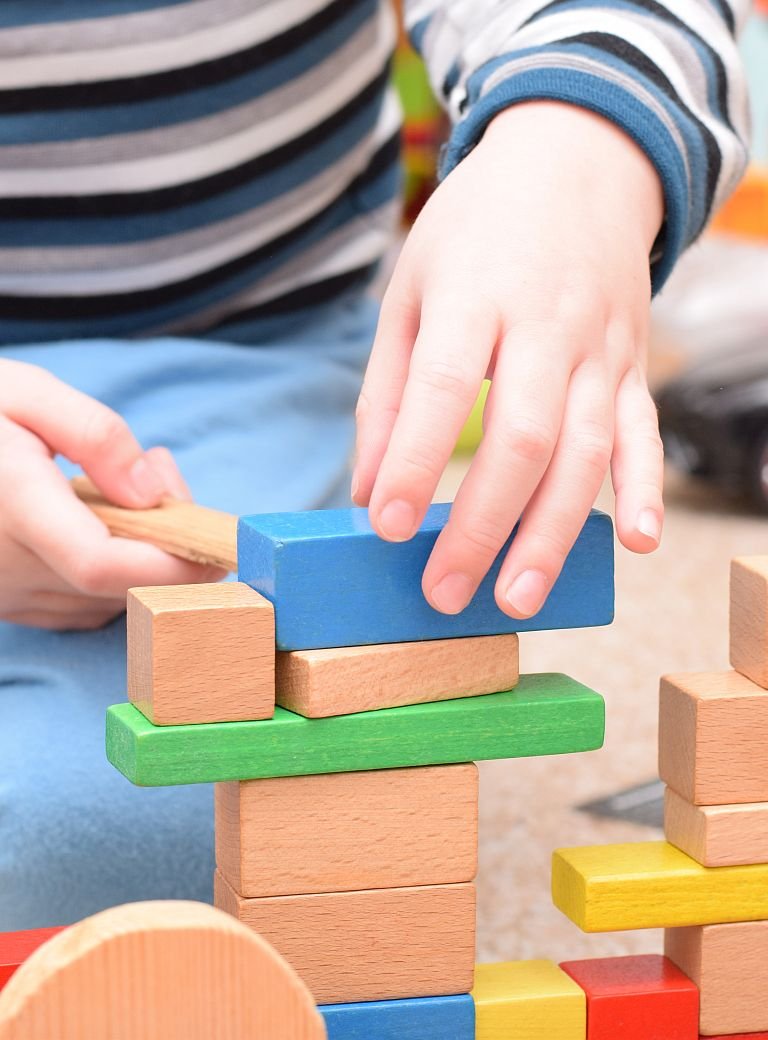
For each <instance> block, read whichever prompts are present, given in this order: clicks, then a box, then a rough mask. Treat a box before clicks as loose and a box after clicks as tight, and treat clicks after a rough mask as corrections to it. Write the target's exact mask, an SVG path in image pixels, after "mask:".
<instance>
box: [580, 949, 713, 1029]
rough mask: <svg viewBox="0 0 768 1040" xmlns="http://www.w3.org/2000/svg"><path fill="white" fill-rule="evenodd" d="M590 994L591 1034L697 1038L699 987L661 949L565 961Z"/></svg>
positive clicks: (588, 1014) (588, 1018)
mask: <svg viewBox="0 0 768 1040" xmlns="http://www.w3.org/2000/svg"><path fill="white" fill-rule="evenodd" d="M560 967H561V968H562V969H563V971H564V972H565V973H566V974H567V975H570V977H571V978H572V979H573V980H574V982H576V983H578V985H579V986H580V987H581V988H582V989H583V990H584V992H585V993H586V995H587V1040H617V1038H619V1037H620V1038H621V1040H698V1036H699V991H698V989H697V987H696V985H695V984H694V983H693V982H691V980H690V979H689V978H688V976H687V975H685V974H684V973H683V972H682V971H681V970H680V969H679V968H678V967H677V966H676V965H675V964H673V963H672V961H670V960H669V959H668V958H666V957H661V956H659V955H657V954H647V955H644V956H638V957H603V958H598V959H596V960H587V961H566V962H565V963H564V964H561V965H560Z"/></svg>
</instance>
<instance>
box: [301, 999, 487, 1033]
mask: <svg viewBox="0 0 768 1040" xmlns="http://www.w3.org/2000/svg"><path fill="white" fill-rule="evenodd" d="M317 1010H318V1011H319V1012H320V1014H321V1015H322V1016H323V1018H324V1020H325V1028H326V1030H327V1032H328V1040H475V1003H474V1001H473V1000H472V997H470V995H469V994H468V993H464V994H462V995H459V996H453V997H414V998H411V999H410V1000H372V1001H367V1002H366V1003H363V1004H324V1005H322V1006H321V1007H319V1008H318V1009H317Z"/></svg>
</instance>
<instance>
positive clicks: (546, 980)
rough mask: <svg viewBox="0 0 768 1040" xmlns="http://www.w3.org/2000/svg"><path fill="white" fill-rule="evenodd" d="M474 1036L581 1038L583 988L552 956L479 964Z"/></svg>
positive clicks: (480, 1039) (483, 1039)
mask: <svg viewBox="0 0 768 1040" xmlns="http://www.w3.org/2000/svg"><path fill="white" fill-rule="evenodd" d="M472 996H473V997H474V1001H475V1017H476V1026H475V1037H476V1040H584V1036H585V1033H586V1019H587V1006H586V998H585V996H584V993H583V992H582V990H581V989H580V988H579V986H577V985H576V983H575V982H574V981H573V980H572V979H570V978H569V977H568V976H567V975H566V973H565V972H564V971H562V970H561V969H560V968H558V966H557V965H556V964H553V963H552V961H545V960H538V961H513V962H509V963H506V964H478V966H477V969H476V971H475V985H474V988H473V990H472Z"/></svg>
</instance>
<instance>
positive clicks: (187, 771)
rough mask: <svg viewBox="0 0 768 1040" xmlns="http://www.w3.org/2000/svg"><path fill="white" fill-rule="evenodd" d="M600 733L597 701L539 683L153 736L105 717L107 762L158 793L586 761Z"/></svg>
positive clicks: (150, 729)
mask: <svg viewBox="0 0 768 1040" xmlns="http://www.w3.org/2000/svg"><path fill="white" fill-rule="evenodd" d="M604 724H605V705H604V703H603V699H602V697H600V696H599V695H598V694H596V693H593V691H592V690H589V689H587V687H586V686H582V685H581V684H580V683H577V682H575V681H574V680H573V679H569V678H568V677H567V676H564V675H552V674H542V675H528V676H523V677H522V678H521V680H520V682H519V684H518V685H517V686H516V687H515V689H514V690H510V691H507V692H502V693H492V694H489V695H488V696H487V697H465V698H462V699H461V700H456V701H438V702H437V703H435V704H410V705H408V706H407V707H404V708H385V709H384V710H383V711H367V712H361V713H360V714H359V715H338V716H336V717H335V718H330V719H303V718H302V717H301V716H300V715H294V714H293V713H292V712H290V711H285V709H284V708H277V709H275V717H274V718H273V719H267V720H266V721H262V722H228V723H226V725H210V726H209V725H201V726H153V725H152V723H151V722H149V721H148V720H147V719H145V718H144V716H143V715H142V714H141V712H139V711H137V710H136V709H135V708H134V707H133V705H131V704H118V705H115V706H113V707H111V708H109V710H108V711H107V756H108V758H109V760H110V762H111V763H112V764H113V765H114V766H116V768H117V769H119V770H120V772H121V773H123V774H124V775H125V776H127V777H128V779H129V780H132V781H133V783H135V784H140V785H142V786H144V787H156V786H161V787H164V786H170V785H173V784H197V783H208V782H210V781H216V780H259V779H262V778H264V777H269V776H301V775H309V774H312V773H346V772H351V771H358V770H361V769H393V768H399V767H402V766H430V765H448V764H450V763H452V762H473V761H479V760H481V759H490V758H526V757H533V756H536V755H558V754H567V753H569V752H576V751H592V750H593V749H594V748H598V747H600V746H601V745H602V742H603V730H604Z"/></svg>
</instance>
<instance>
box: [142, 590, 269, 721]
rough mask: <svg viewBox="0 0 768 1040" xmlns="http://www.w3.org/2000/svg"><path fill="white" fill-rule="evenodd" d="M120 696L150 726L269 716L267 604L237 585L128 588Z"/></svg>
mask: <svg viewBox="0 0 768 1040" xmlns="http://www.w3.org/2000/svg"><path fill="white" fill-rule="evenodd" d="M128 697H129V699H130V700H131V702H132V703H133V704H135V705H136V707H137V708H138V709H139V711H141V712H142V713H143V714H144V715H146V717H147V718H148V719H149V720H150V721H151V722H154V723H155V725H157V726H178V725H182V724H195V723H201V722H237V721H241V720H244V719H268V718H271V717H272V715H274V712H275V618H274V610H273V608H272V604H271V603H270V602H269V601H268V600H266V599H264V597H263V596H260V595H259V594H258V592H254V591H253V589H251V588H249V587H248V586H247V585H243V584H241V583H240V582H231V583H224V584H222V583H210V584H200V585H156V586H151V587H149V588H135V589H131V590H130V591H129V593H128Z"/></svg>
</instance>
